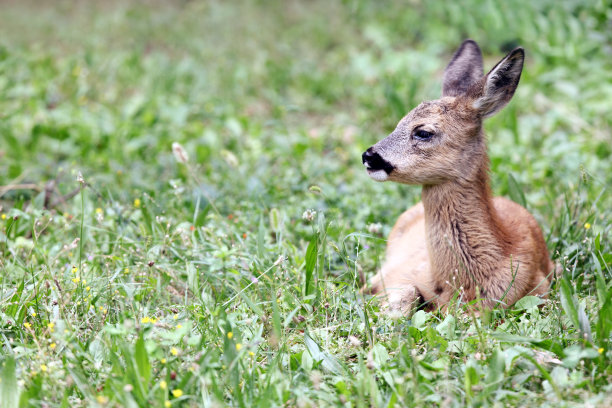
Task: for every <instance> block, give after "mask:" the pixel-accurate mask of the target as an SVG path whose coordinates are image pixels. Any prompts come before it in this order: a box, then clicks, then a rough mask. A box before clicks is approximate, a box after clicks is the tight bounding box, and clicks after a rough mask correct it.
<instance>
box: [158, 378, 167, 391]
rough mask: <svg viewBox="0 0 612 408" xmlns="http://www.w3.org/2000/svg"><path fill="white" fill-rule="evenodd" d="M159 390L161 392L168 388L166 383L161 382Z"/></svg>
mask: <svg viewBox="0 0 612 408" xmlns="http://www.w3.org/2000/svg"><path fill="white" fill-rule="evenodd" d="M159 388H161V389H162V390H165V389H166V388H168V383H167V382H165V381H164V380H161V381H160V383H159Z"/></svg>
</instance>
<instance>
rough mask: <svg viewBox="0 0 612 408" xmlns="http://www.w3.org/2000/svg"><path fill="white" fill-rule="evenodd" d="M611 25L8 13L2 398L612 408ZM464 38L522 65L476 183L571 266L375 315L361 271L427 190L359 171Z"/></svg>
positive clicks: (269, 11)
mask: <svg viewBox="0 0 612 408" xmlns="http://www.w3.org/2000/svg"><path fill="white" fill-rule="evenodd" d="M611 24H612V7H611V6H610V3H609V2H608V1H604V0H602V1H599V0H592V1H583V0H580V1H578V0H575V1H574V0H565V1H556V0H543V1H538V2H532V1H521V0H507V1H504V2H499V4H497V2H493V1H478V0H462V1H457V2H436V1H419V0H413V1H409V2H405V3H404V4H400V2H387V1H381V2H368V1H359V0H345V1H342V2H328V1H322V0H321V1H318V0H314V1H280V0H279V1H255V0H253V1H246V0H245V1H231V2H221V1H208V2H198V1H173V2H162V1H159V2H119V1H117V2H76V1H75V2H72V1H61V2H17V1H9V2H3V3H2V4H1V5H0V186H1V187H0V189H1V190H0V217H1V219H0V270H1V283H0V317H1V321H0V342H1V344H2V352H1V354H0V361H1V367H0V405H1V406H2V407H7V408H8V407H11V408H12V407H17V406H20V407H86V406H107V407H133V406H141V407H148V406H154V407H171V406H172V407H179V406H238V407H252V406H261V407H270V406H298V407H309V406H310V407H319V406H351V407H371V406H386V407H393V406H398V407H399V406H419V407H420V406H444V407H453V406H500V407H501V406H554V407H561V406H585V407H596V406H601V407H606V406H611V405H612V366H611V361H612V349H611V343H610V340H611V337H610V334H611V333H610V330H611V328H612V245H611V244H610V234H611V229H612V222H611V218H612V196H611V195H610V188H611V187H612V161H611V153H612V114H611V113H610V112H611V111H612V29H611ZM465 38H473V39H475V40H477V41H478V42H479V44H480V45H481V47H482V49H483V52H484V55H485V65H486V68H485V69H489V68H490V67H492V65H493V64H494V63H496V62H497V61H498V60H499V59H500V58H501V57H502V56H503V55H505V53H506V52H507V51H508V50H509V49H512V48H513V47H515V46H517V45H522V46H523V47H525V49H526V52H527V60H526V66H525V70H524V73H523V76H522V78H521V84H520V85H519V88H518V91H517V93H516V95H515V97H514V99H513V101H512V102H511V103H510V104H509V106H507V107H506V108H505V109H504V110H503V111H502V112H500V113H499V114H498V115H497V116H495V117H494V118H492V119H490V120H489V121H488V122H486V130H487V133H488V136H489V153H490V156H491V174H492V186H493V190H494V192H495V194H496V195H505V196H508V197H511V198H512V199H513V200H515V201H518V202H520V203H523V204H524V205H525V206H526V207H527V208H528V209H529V210H530V211H531V212H532V213H533V214H534V215H535V216H536V218H537V219H538V221H539V222H540V223H541V225H542V228H543V230H544V233H545V236H546V239H547V243H548V247H549V249H550V252H551V255H552V257H553V258H554V260H555V261H556V262H558V263H559V264H560V265H562V267H563V274H562V275H561V276H557V277H556V279H555V280H554V282H553V288H552V292H551V294H550V297H549V298H548V299H547V300H544V301H541V300H538V299H536V298H533V297H528V298H524V299H523V300H521V301H519V303H517V304H516V305H514V306H513V307H511V308H509V309H505V310H504V309H499V310H493V311H491V312H490V313H484V314H483V315H482V316H480V317H476V316H474V315H473V314H472V313H471V312H469V309H468V308H466V307H464V306H457V305H455V306H453V307H451V308H450V310H449V311H448V313H441V312H436V313H426V312H424V311H419V312H417V313H416V314H415V315H413V316H412V317H411V318H410V319H408V318H397V317H394V318H392V317H389V316H387V315H385V314H383V313H381V312H380V305H379V303H378V302H377V301H376V300H375V299H369V298H365V299H364V298H362V296H361V295H359V293H358V289H359V288H360V286H361V283H360V279H361V278H360V275H362V274H363V275H365V276H366V277H370V276H372V275H373V274H374V273H375V272H376V270H377V268H379V267H380V265H381V262H382V261H383V260H384V248H385V238H386V236H387V234H388V233H389V231H390V229H391V227H392V226H393V223H394V221H395V219H396V218H397V217H398V216H399V214H400V213H401V212H402V211H403V210H405V209H406V208H407V207H409V206H411V205H412V204H414V203H416V202H417V201H419V199H420V188H418V187H410V186H403V185H397V184H391V183H382V184H381V183H375V182H373V181H372V180H370V179H369V177H368V176H367V174H366V172H365V171H364V168H363V166H362V164H361V153H362V152H363V151H364V150H365V149H366V148H367V147H369V146H371V145H372V144H373V143H375V142H376V141H377V140H380V139H381V138H383V137H384V136H386V135H387V134H388V133H389V132H390V131H391V130H392V129H393V128H394V126H395V124H396V123H397V121H398V120H399V119H400V118H401V117H402V116H403V115H404V114H405V113H406V112H407V111H409V110H410V109H411V108H412V107H414V106H416V105H417V104H418V103H419V102H420V101H422V100H424V99H434V98H437V97H438V96H439V94H440V88H441V78H442V71H443V69H444V67H445V65H446V63H447V62H448V60H449V58H450V56H451V55H452V53H453V51H454V50H455V49H456V47H457V46H458V45H459V44H460V43H461V41H462V40H463V39H465ZM175 142H176V143H180V146H182V149H184V150H183V151H181V147H180V146H179V147H177V148H176V149H178V151H176V152H175V153H176V157H175V154H173V151H172V145H173V143H175ZM185 155H187V156H188V157H185ZM538 305H539V307H537V306H538Z"/></svg>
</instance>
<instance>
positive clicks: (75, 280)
mask: <svg viewBox="0 0 612 408" xmlns="http://www.w3.org/2000/svg"><path fill="white" fill-rule="evenodd" d="M72 281H73V282H74V283H79V282H80V281H81V280H80V279H79V278H72Z"/></svg>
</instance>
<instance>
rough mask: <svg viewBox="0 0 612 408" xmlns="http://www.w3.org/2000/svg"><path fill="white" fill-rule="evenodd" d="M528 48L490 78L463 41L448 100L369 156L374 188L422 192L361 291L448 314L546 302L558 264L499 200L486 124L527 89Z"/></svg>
mask: <svg viewBox="0 0 612 408" xmlns="http://www.w3.org/2000/svg"><path fill="white" fill-rule="evenodd" d="M524 59H525V52H524V49H523V48H521V47H519V48H516V49H514V50H512V51H511V52H510V53H509V54H508V55H506V56H505V57H504V58H503V59H502V60H501V61H499V62H498V63H497V65H495V67H493V69H491V71H490V72H489V73H488V74H486V75H483V74H484V71H483V58H482V52H481V50H480V48H479V46H478V44H477V43H476V42H474V41H472V40H466V41H464V42H463V43H462V44H461V46H460V47H459V48H458V49H457V51H456V52H455V54H454V55H453V57H452V59H451V61H450V63H449V64H448V66H447V67H446V69H445V71H444V76H443V83H442V97H441V98H440V99H437V100H433V101H426V102H422V103H421V104H420V105H418V106H417V107H416V108H414V109H413V110H412V111H410V112H409V113H408V114H407V115H406V116H404V117H403V118H402V119H401V120H400V122H399V123H398V125H397V127H396V128H395V130H393V132H391V134H389V135H388V136H387V137H386V138H384V139H382V140H381V141H379V142H378V143H376V144H375V145H373V146H372V147H370V148H368V149H367V150H366V151H365V152H364V153H363V155H362V162H363V164H364V165H365V168H366V170H367V173H368V175H369V176H370V178H372V179H373V180H375V181H378V182H383V181H393V182H397V183H402V184H411V185H422V191H421V202H420V203H418V204H416V205H414V206H413V207H411V208H409V209H408V210H406V211H405V212H404V213H403V214H402V215H401V216H400V217H399V219H398V220H397V222H396V223H395V225H394V226H393V228H392V230H391V233H390V234H389V238H388V240H387V248H386V255H385V261H384V262H383V264H382V267H381V268H380V270H379V271H378V273H377V274H376V275H375V276H374V277H372V278H371V279H370V281H369V284H368V285H366V286H364V287H363V288H362V292H364V293H367V294H373V295H376V296H379V297H381V298H382V300H383V306H384V307H386V308H388V309H389V310H393V311H399V312H400V313H402V314H405V315H408V314H409V313H411V312H413V311H414V310H416V308H421V307H422V308H425V310H435V309H442V310H444V309H446V308H447V307H448V305H449V303H450V302H451V301H453V300H458V301H459V302H461V303H466V304H472V305H474V304H479V305H482V307H484V308H486V309H494V308H496V307H501V308H506V307H509V306H511V305H512V304H514V303H515V302H516V301H517V300H519V299H521V298H522V297H524V296H527V295H533V296H539V297H542V298H545V297H546V296H547V293H548V291H549V286H550V281H549V278H550V276H551V271H552V270H553V269H554V268H553V267H554V264H553V263H552V261H551V260H550V258H549V255H548V250H547V247H546V242H545V240H544V236H543V233H542V230H541V229H540V226H539V225H538V222H537V221H536V220H535V218H534V217H533V215H531V214H530V213H529V211H527V210H526V209H525V208H524V207H522V206H521V205H519V204H517V203H515V202H513V201H511V200H509V199H507V198H504V197H495V198H493V196H492V193H491V188H490V182H489V157H488V154H487V143H486V137H485V133H484V130H483V120H484V119H485V118H488V117H490V116H492V115H494V114H495V113H497V112H498V111H500V110H501V109H502V108H503V107H504V106H506V104H508V102H509V101H510V99H511V98H512V96H513V95H514V92H515V90H516V88H517V86H518V83H519V80H520V77H521V72H522V70H523V62H524Z"/></svg>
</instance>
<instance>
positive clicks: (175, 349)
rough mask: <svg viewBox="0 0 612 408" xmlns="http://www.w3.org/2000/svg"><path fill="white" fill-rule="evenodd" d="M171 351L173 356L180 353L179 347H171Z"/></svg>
mask: <svg viewBox="0 0 612 408" xmlns="http://www.w3.org/2000/svg"><path fill="white" fill-rule="evenodd" d="M170 353H171V354H172V355H173V356H176V355H178V349H177V348H176V347H172V348H171V349H170Z"/></svg>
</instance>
